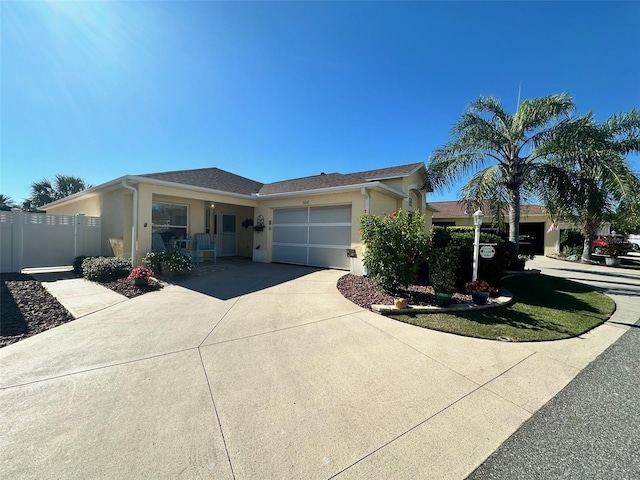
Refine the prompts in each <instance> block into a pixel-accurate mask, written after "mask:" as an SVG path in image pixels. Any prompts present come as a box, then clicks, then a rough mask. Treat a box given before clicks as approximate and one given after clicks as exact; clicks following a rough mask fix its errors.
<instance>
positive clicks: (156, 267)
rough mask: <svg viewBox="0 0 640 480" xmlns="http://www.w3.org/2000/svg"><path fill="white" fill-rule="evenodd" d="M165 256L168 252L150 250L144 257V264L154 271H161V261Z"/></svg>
mask: <svg viewBox="0 0 640 480" xmlns="http://www.w3.org/2000/svg"><path fill="white" fill-rule="evenodd" d="M165 256H166V252H149V253H147V254H146V255H145V256H144V257H143V258H142V264H143V265H144V266H145V267H147V268H150V269H151V270H153V271H154V272H157V273H160V272H161V267H160V263H161V262H162V259H163V258H164V257H165Z"/></svg>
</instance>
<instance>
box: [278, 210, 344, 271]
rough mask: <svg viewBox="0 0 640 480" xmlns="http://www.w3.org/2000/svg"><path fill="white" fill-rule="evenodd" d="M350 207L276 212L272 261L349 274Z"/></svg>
mask: <svg viewBox="0 0 640 480" xmlns="http://www.w3.org/2000/svg"><path fill="white" fill-rule="evenodd" d="M348 248H351V205H337V206H331V207H301V208H283V209H279V210H274V211H273V257H272V258H273V261H274V262H281V263H294V264H297V265H311V266H315V267H331V268H340V269H346V270H348V269H349V268H350V266H351V262H350V259H349V258H348V257H347V252H346V249H348Z"/></svg>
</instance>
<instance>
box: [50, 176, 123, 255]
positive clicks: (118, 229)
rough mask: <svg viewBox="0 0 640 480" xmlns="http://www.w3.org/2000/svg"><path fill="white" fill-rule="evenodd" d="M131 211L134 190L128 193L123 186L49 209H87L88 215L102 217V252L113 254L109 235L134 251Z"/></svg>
mask: <svg viewBox="0 0 640 480" xmlns="http://www.w3.org/2000/svg"><path fill="white" fill-rule="evenodd" d="M131 212H132V211H131V194H129V195H127V191H126V190H125V189H123V188H122V189H116V190H111V191H107V192H103V193H101V194H99V195H91V196H87V197H82V198H79V199H77V200H74V201H72V202H69V203H66V204H63V205H59V206H56V207H52V208H48V209H47V213H49V214H52V215H75V214H77V213H84V214H85V215H87V216H91V217H100V219H101V229H102V234H101V238H102V240H101V255H104V256H111V255H114V251H113V249H112V247H111V241H110V239H114V240H115V241H117V242H121V243H122V244H123V245H125V247H124V248H125V252H129V253H128V255H129V256H130V255H131V216H132V213H131ZM127 226H128V228H126V227H127ZM125 237H126V238H125ZM124 256H127V255H126V254H125V255H124Z"/></svg>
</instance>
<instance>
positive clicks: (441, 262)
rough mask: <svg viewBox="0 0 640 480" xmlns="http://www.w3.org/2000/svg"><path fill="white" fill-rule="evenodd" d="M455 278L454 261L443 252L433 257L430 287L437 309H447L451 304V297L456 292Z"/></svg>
mask: <svg viewBox="0 0 640 480" xmlns="http://www.w3.org/2000/svg"><path fill="white" fill-rule="evenodd" d="M455 278H456V276H455V264H454V261H453V260H452V259H451V258H449V256H448V255H447V254H446V253H445V252H442V253H441V254H439V255H434V257H433V269H432V270H431V285H432V286H433V290H434V293H435V296H436V303H437V305H438V306H439V307H448V306H449V304H450V303H451V297H452V296H453V294H454V293H455V291H456V287H455Z"/></svg>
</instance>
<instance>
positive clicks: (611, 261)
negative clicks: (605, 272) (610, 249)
mask: <svg viewBox="0 0 640 480" xmlns="http://www.w3.org/2000/svg"><path fill="white" fill-rule="evenodd" d="M621 261H622V260H620V259H619V258H618V257H605V259H604V263H605V264H606V265H609V266H610V267H617V266H618V265H620V262H621Z"/></svg>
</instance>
